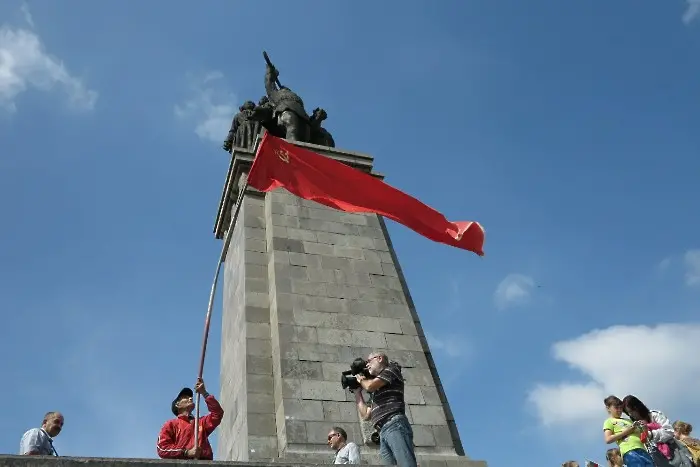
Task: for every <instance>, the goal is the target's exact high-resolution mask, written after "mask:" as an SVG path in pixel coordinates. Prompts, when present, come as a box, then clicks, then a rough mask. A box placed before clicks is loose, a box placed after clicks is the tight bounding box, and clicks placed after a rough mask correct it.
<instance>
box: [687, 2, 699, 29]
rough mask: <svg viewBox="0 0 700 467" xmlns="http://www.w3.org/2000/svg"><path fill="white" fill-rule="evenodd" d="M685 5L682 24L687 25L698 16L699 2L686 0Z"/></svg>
mask: <svg viewBox="0 0 700 467" xmlns="http://www.w3.org/2000/svg"><path fill="white" fill-rule="evenodd" d="M686 3H687V4H688V6H687V8H686V9H685V12H684V13H683V22H684V23H685V24H688V23H690V22H691V21H693V20H694V19H695V18H697V17H698V15H700V0H686Z"/></svg>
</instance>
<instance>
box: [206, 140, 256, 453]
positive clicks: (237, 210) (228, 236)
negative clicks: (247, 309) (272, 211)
mask: <svg viewBox="0 0 700 467" xmlns="http://www.w3.org/2000/svg"><path fill="white" fill-rule="evenodd" d="M261 140H262V138H260V136H259V135H258V136H257V138H256V142H255V146H257V147H258V149H259V147H260V141H261ZM255 155H256V157H257V151H256V154H255ZM247 189H248V177H247V174H246V177H245V182H244V183H243V186H242V187H241V188H240V189H239V191H238V197H237V198H236V205H235V207H234V210H233V214H232V215H231V222H230V223H229V226H228V230H227V231H226V234H225V235H224V245H223V248H221V254H220V255H219V262H218V263H217V265H216V272H215V273H214V281H213V282H212V284H211V291H210V292H209V304H208V305H207V315H206V318H205V319H204V337H203V339H202V352H201V354H200V357H199V371H198V373H197V379H198V380H199V379H201V378H202V375H203V374H204V359H205V357H206V354H207V342H208V341H209V326H210V324H211V312H212V309H213V308H214V297H215V296H216V285H217V283H218V282H219V274H220V273H221V265H222V264H223V263H224V259H225V258H226V252H227V251H228V247H229V245H230V244H231V238H232V237H233V229H234V227H235V226H236V221H237V220H238V214H239V213H240V212H241V206H242V205H243V198H244V197H245V192H246V190H247ZM199 400H200V395H199V393H197V397H196V399H195V417H194V447H195V448H196V447H198V446H199V406H200V403H199Z"/></svg>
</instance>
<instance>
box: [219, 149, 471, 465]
mask: <svg viewBox="0 0 700 467" xmlns="http://www.w3.org/2000/svg"><path fill="white" fill-rule="evenodd" d="M319 152H320V151H319ZM327 154H328V155H329V157H335V158H339V159H342V160H343V161H344V162H346V163H348V162H350V163H351V165H352V160H353V157H354V156H353V155H352V154H351V153H346V152H342V151H338V150H327ZM358 157H359V156H358ZM364 157H365V160H364V161H360V162H362V163H366V156H364ZM251 159H252V158H248V159H247V161H243V160H242V161H241V162H240V164H239V165H238V167H236V160H235V154H234V161H233V162H232V165H231V167H232V168H231V169H230V172H229V179H231V177H232V174H242V173H244V172H245V166H244V163H246V162H247V163H248V164H249V161H250V160H251ZM370 170H371V164H370ZM225 196H231V195H230V194H226V193H225ZM222 206H225V203H224V202H223V201H222ZM227 209H228V211H229V212H230V210H232V209H233V203H230V204H229V206H228V208H227ZM222 210H223V208H222ZM220 224H222V223H221V222H219V221H217V225H220ZM224 276H225V277H224V286H223V288H224V297H225V298H224V305H223V315H224V316H223V326H224V329H223V331H222V332H223V334H222V368H221V380H222V387H221V396H220V397H221V399H222V403H223V405H224V409H225V410H226V411H227V418H226V419H225V420H224V423H222V426H221V427H220V431H219V452H218V456H217V457H218V458H219V459H222V460H236V461H248V460H270V459H275V458H277V459H278V460H279V461H290V462H291V461H306V462H311V463H320V464H328V463H330V460H331V459H332V453H331V452H330V451H329V448H328V446H327V445H326V441H327V440H326V437H327V434H328V432H329V430H330V429H331V427H332V426H334V425H337V426H341V427H343V428H344V429H345V430H346V431H347V432H348V435H349V438H350V440H353V441H355V442H357V443H358V444H360V445H361V447H362V451H363V458H364V459H365V462H368V463H370V464H371V463H374V464H378V463H379V462H378V456H377V448H376V446H374V445H371V444H367V443H364V444H363V440H364V439H366V438H367V434H368V433H369V432H371V429H368V428H369V427H368V426H367V424H366V422H365V424H362V423H361V422H360V420H359V417H358V414H357V409H356V406H355V403H354V395H353V394H352V393H350V392H348V391H345V390H343V389H342V388H341V385H340V374H341V372H342V371H344V370H346V369H348V368H349V365H350V363H351V362H352V360H354V359H355V358H357V357H367V355H368V354H369V353H370V352H372V351H374V350H383V351H385V352H386V353H387V354H388V355H389V358H390V359H391V360H394V361H397V362H398V363H400V364H401V365H402V367H403V375H404V378H405V379H406V402H407V416H408V418H409V420H410V421H411V423H412V426H413V430H414V442H415V445H416V453H417V455H418V456H419V460H420V463H421V465H447V464H443V463H448V462H449V465H477V464H479V465H483V464H482V463H473V462H474V461H469V460H468V458H466V457H465V456H464V451H463V449H462V444H461V441H460V438H459V433H458V431H457V429H456V425H455V422H454V418H453V416H452V413H451V411H450V408H449V404H448V402H447V399H446V398H445V395H444V391H443V388H442V386H441V384H440V379H439V376H438V373H437V370H436V368H435V365H434V362H433V359H432V355H431V353H430V349H429V347H428V343H427V342H426V339H425V336H424V334H423V330H422V328H421V325H420V320H419V318H418V315H417V313H416V311H415V308H414V305H413V302H412V300H411V297H410V293H409V290H408V287H407V284H406V283H405V280H404V278H403V275H402V273H401V269H400V266H399V263H398V260H397V258H396V255H395V253H394V251H393V248H392V246H391V240H390V238H389V235H388V232H387V229H386V225H385V224H384V221H383V219H382V218H381V217H379V216H377V215H374V214H351V213H345V212H341V211H338V210H334V209H331V208H327V207H325V206H323V205H320V204H318V203H315V202H313V201H307V200H302V199H300V198H298V197H296V196H294V195H292V194H290V193H288V192H286V191H285V190H276V191H274V192H271V193H267V194H262V193H259V192H256V191H255V190H249V191H248V192H247V193H246V195H245V196H244V200H243V205H242V209H241V212H240V215H239V221H238V223H237V225H236V228H235V230H234V233H233V239H232V241H231V245H230V247H229V250H228V253H227V257H226V266H225V275H224ZM244 355H245V357H244Z"/></svg>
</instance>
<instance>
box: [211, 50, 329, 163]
mask: <svg viewBox="0 0 700 467" xmlns="http://www.w3.org/2000/svg"><path fill="white" fill-rule="evenodd" d="M263 57H264V58H265V62H266V70H265V92H266V95H265V96H263V97H261V98H260V100H259V101H258V103H257V105H256V104H254V103H253V102H252V101H246V102H245V103H244V104H243V105H242V106H241V107H240V108H239V112H238V113H237V114H236V115H235V116H234V117H233V121H232V122H231V130H230V131H229V133H228V136H227V138H226V140H225V141H224V144H223V149H224V150H225V151H227V152H231V150H232V149H233V148H234V147H239V148H245V149H252V148H253V146H254V144H255V138H256V137H257V136H258V135H259V134H260V132H261V131H262V130H263V129H265V130H266V131H268V132H269V133H270V134H272V135H274V136H277V137H279V138H284V139H287V140H289V141H299V142H303V143H313V144H318V145H321V146H328V147H335V141H334V140H333V136H331V134H330V133H329V132H328V130H326V129H325V128H323V127H322V126H321V124H322V123H323V121H324V120H326V119H327V118H328V114H327V113H326V111H325V110H324V109H322V108H320V107H318V108H316V109H314V111H313V114H312V116H311V117H309V115H308V114H307V113H306V109H305V108H304V101H303V100H302V99H301V97H299V95H298V94H296V93H295V92H294V91H292V90H291V89H289V88H288V87H286V86H282V84H281V83H280V81H279V72H278V71H277V68H275V66H274V65H273V64H272V62H271V61H270V58H269V57H268V56H267V53H265V52H263Z"/></svg>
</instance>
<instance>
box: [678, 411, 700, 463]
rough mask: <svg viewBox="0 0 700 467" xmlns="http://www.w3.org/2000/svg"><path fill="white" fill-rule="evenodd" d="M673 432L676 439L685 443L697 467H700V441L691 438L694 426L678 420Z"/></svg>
mask: <svg viewBox="0 0 700 467" xmlns="http://www.w3.org/2000/svg"><path fill="white" fill-rule="evenodd" d="M673 431H674V434H675V436H676V439H677V440H678V441H680V442H681V443H683V444H684V445H685V447H687V448H688V451H690V454H691V455H692V456H693V462H694V463H695V465H696V466H698V467H700V440H699V439H697V438H691V437H690V433H691V432H692V431H693V425H691V424H690V423H686V422H682V421H680V420H678V421H677V422H674V423H673Z"/></svg>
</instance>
